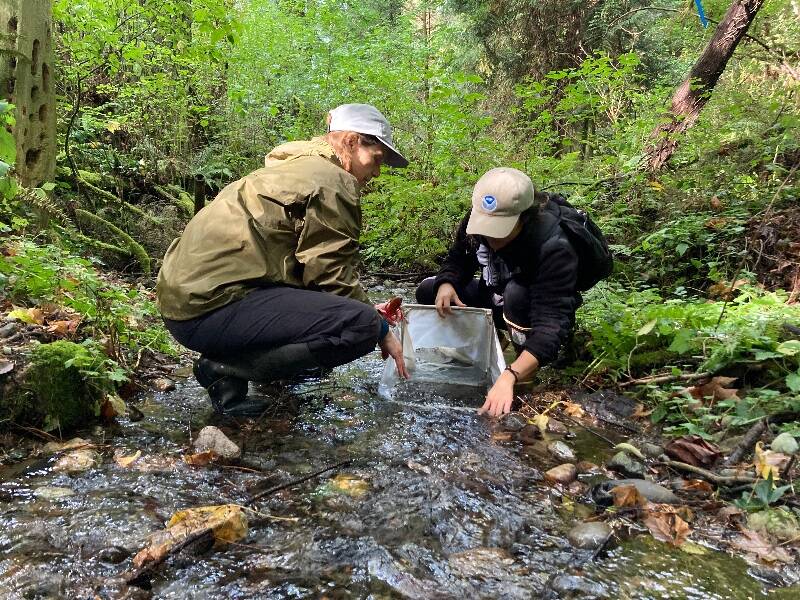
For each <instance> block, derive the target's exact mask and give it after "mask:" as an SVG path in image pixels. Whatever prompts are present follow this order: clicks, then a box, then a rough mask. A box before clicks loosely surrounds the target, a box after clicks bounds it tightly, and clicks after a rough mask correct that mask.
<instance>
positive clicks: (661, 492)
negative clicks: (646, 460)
mask: <svg viewBox="0 0 800 600" xmlns="http://www.w3.org/2000/svg"><path fill="white" fill-rule="evenodd" d="M605 485H609V486H610V487H609V489H611V488H613V487H617V486H620V485H632V486H634V487H635V488H636V490H637V491H638V492H639V493H640V494H641V495H642V496H644V497H645V498H646V499H648V500H649V501H650V502H655V503H656V504H678V503H680V499H679V498H678V497H677V496H676V495H675V494H673V493H672V492H671V491H670V490H668V489H667V488H665V487H664V486H663V485H659V484H657V483H653V482H652V481H645V480H644V479H617V480H615V481H609V482H608V483H607V484H605Z"/></svg>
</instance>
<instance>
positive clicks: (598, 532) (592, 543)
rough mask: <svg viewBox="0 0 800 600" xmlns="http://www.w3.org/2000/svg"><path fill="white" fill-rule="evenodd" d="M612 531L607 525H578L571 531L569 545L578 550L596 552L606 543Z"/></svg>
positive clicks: (568, 537)
mask: <svg viewBox="0 0 800 600" xmlns="http://www.w3.org/2000/svg"><path fill="white" fill-rule="evenodd" d="M612 531H613V530H612V529H611V527H610V526H609V525H607V524H606V523H601V522H589V523H578V524H577V525H576V526H575V527H573V528H572V529H570V530H569V533H567V539H568V540H569V543H570V544H572V545H573V546H575V547H576V548H581V549H582V550H596V549H597V548H599V547H600V546H602V545H603V544H604V543H605V541H606V539H608V536H610V535H611V533H612Z"/></svg>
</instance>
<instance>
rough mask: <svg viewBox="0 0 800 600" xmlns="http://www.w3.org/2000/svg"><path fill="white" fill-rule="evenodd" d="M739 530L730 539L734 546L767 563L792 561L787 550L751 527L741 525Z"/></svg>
mask: <svg viewBox="0 0 800 600" xmlns="http://www.w3.org/2000/svg"><path fill="white" fill-rule="evenodd" d="M740 531H741V535H738V536H736V537H735V538H733V539H732V540H731V545H733V546H734V547H735V548H738V549H739V550H744V551H745V552H748V553H750V554H753V555H755V556H757V557H758V558H759V559H761V560H763V561H764V562H768V563H774V562H783V563H791V562H793V561H792V556H791V554H789V552H787V551H786V550H784V549H783V548H781V547H780V546H773V545H772V544H770V543H769V542H768V541H767V540H765V539H764V538H763V537H761V536H760V535H759V534H758V533H756V532H755V531H753V530H752V529H746V528H744V527H743V528H742V529H741V530H740Z"/></svg>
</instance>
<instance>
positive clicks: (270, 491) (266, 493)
mask: <svg viewBox="0 0 800 600" xmlns="http://www.w3.org/2000/svg"><path fill="white" fill-rule="evenodd" d="M352 463H353V461H352V459H350V460H343V461H342V462H340V463H336V464H335V465H331V466H330V467H325V468H324V469H321V470H319V471H315V472H314V473H311V474H310V475H306V476H305V477H300V478H299V479H294V480H292V481H289V482H287V483H283V484H281V485H276V486H275V487H271V488H269V489H268V490H264V491H263V492H259V493H258V494H256V495H255V496H253V497H252V498H250V499H249V500H248V501H247V502H245V503H244V506H250V505H251V504H253V502H255V501H256V500H259V499H261V498H263V497H264V496H269V495H271V494H274V493H275V492H279V491H281V490H285V489H286V488H290V487H294V486H296V485H299V484H301V483H303V482H305V481H308V480H309V479H314V478H315V477H319V476H320V475H322V474H323V473H327V472H328V471H333V470H334V469H338V468H340V467H346V466H347V465H350V464H352Z"/></svg>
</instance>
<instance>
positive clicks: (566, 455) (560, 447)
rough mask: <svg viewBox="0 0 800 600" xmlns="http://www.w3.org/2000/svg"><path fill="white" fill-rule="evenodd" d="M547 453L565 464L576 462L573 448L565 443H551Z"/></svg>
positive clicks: (548, 445)
mask: <svg viewBox="0 0 800 600" xmlns="http://www.w3.org/2000/svg"><path fill="white" fill-rule="evenodd" d="M547 451H548V452H549V453H550V454H552V455H553V456H554V457H555V458H557V459H558V460H563V461H564V462H567V461H573V460H575V453H574V452H573V451H572V448H570V447H569V446H567V445H566V444H565V443H564V442H550V443H549V444H547Z"/></svg>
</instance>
